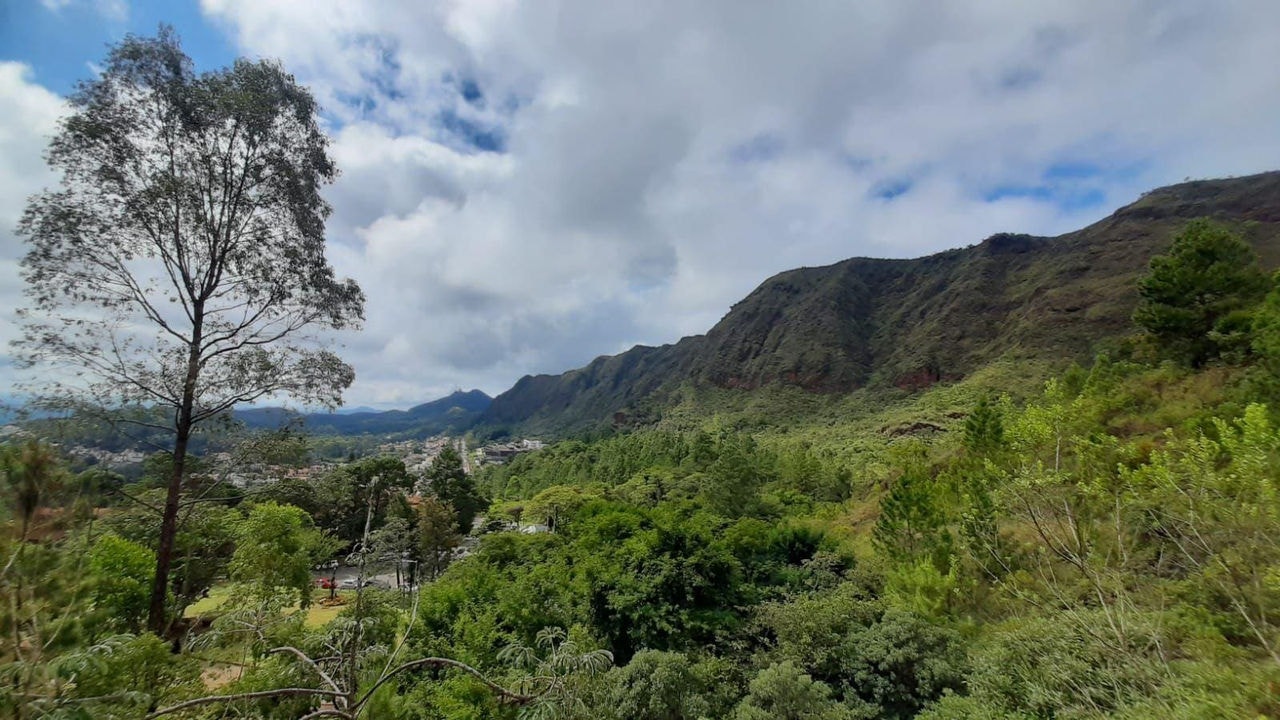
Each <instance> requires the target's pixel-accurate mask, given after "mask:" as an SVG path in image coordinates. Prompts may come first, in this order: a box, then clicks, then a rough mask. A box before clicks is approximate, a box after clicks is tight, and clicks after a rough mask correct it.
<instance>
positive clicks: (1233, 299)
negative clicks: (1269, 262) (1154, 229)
mask: <svg viewBox="0 0 1280 720" xmlns="http://www.w3.org/2000/svg"><path fill="white" fill-rule="evenodd" d="M1266 291H1267V278H1266V275H1265V274H1263V272H1262V270H1261V269H1260V268H1259V267H1258V260H1257V257H1256V256H1255V255H1254V253H1253V250H1252V249H1251V248H1250V247H1249V245H1248V244H1247V243H1245V241H1244V240H1243V239H1242V238H1241V237H1240V235H1239V234H1237V233H1235V232H1233V231H1232V230H1231V229H1230V228H1228V227H1226V226H1225V225H1222V224H1220V223H1217V222H1214V221H1212V220H1209V219H1205V218H1200V219H1197V220H1192V221H1191V222H1189V223H1187V225H1186V227H1185V228H1183V230H1182V232H1181V233H1179V234H1178V235H1177V236H1176V237H1175V238H1174V240H1173V246H1172V247H1171V248H1170V249H1169V252H1168V253H1167V254H1165V255H1157V256H1156V257H1154V258H1152V259H1151V270H1150V272H1149V273H1147V275H1146V276H1144V277H1143V278H1142V279H1141V280H1140V281H1139V283H1138V293H1139V294H1140V295H1141V296H1142V300H1141V302H1140V303H1139V304H1138V307H1137V309H1136V310H1135V311H1134V313H1133V320H1134V322H1136V323H1137V324H1138V325H1139V326H1140V327H1142V328H1143V329H1144V330H1146V331H1147V332H1149V333H1151V334H1152V335H1153V336H1155V338H1156V339H1157V340H1158V341H1159V342H1160V343H1161V344H1162V345H1163V346H1164V347H1165V348H1166V350H1168V351H1169V352H1170V353H1171V354H1173V355H1174V356H1175V357H1178V358H1179V359H1181V360H1183V361H1185V362H1187V363H1188V364H1190V365H1191V366H1193V367H1199V366H1201V365H1203V364H1204V363H1205V362H1206V361H1208V360H1210V359H1212V358H1214V357H1216V356H1217V355H1218V354H1219V352H1221V350H1222V349H1223V347H1222V346H1223V342H1222V339H1221V338H1222V335H1226V334H1230V333H1231V326H1232V325H1233V323H1232V322H1231V321H1232V320H1233V314H1235V313H1239V312H1240V311H1242V310H1245V309H1247V308H1248V307H1250V306H1251V305H1253V304H1255V303H1256V302H1257V301H1258V300H1260V299H1261V298H1262V295H1263V294H1264V293H1265V292H1266ZM1242 324H1243V325H1245V326H1247V325H1248V323H1247V322H1243V323H1242ZM1215 331H1216V332H1217V335H1216V336H1215Z"/></svg>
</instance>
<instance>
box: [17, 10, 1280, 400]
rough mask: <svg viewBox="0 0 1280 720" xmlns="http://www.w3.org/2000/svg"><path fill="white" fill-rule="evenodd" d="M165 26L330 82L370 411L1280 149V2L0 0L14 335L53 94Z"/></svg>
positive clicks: (206, 53)
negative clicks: (804, 273)
mask: <svg viewBox="0 0 1280 720" xmlns="http://www.w3.org/2000/svg"><path fill="white" fill-rule="evenodd" d="M161 22H164V23H168V24H171V25H173V26H174V27H175V28H176V30H177V31H178V34H179V35H180V36H181V38H182V41H183V47H184V49H185V50H186V51H187V52H188V54H189V55H191V57H192V58H193V60H194V61H195V63H196V66H197V69H215V68H219V67H222V66H225V65H227V64H229V63H230V62H232V61H233V60H234V59H235V58H236V57H238V56H245V57H251V58H258V57H267V58H276V59H279V60H281V61H282V62H283V63H284V65H285V67H286V68H287V69H288V70H289V71H290V72H292V73H293V74H294V75H295V76H296V77H297V78H298V80H299V81H301V82H302V83H304V84H305V85H307V86H308V87H309V88H310V89H311V90H312V92H313V93H314V94H315V95H316V97H317V98H318V100H319V101H320V103H321V105H322V107H323V123H324V127H325V129H326V131H327V132H328V133H329V134H330V136H331V138H332V141H333V144H332V148H331V149H332V154H333V157H334V158H335V160H336V161H337V163H338V166H339V168H340V170H341V173H342V174H341V176H340V177H339V179H338V180H337V182H335V183H334V184H333V185H331V186H329V187H328V188H327V190H326V197H327V198H328V200H329V201H330V202H331V203H332V205H333V208H334V212H333V215H332V217H331V218H330V221H329V224H328V228H327V232H328V256H329V258H330V260H331V261H332V263H333V264H334V266H335V268H336V269H337V271H338V273H339V274H340V275H345V276H350V277H353V278H355V279H356V280H357V281H358V282H359V283H360V284H361V286H362V287H363V288H364V290H365V293H366V294H367V296H368V304H367V306H366V315H367V321H366V322H365V324H364V328H363V329H362V330H361V331H360V332H358V333H351V334H345V335H343V336H342V337H341V338H340V342H341V347H340V348H339V352H340V354H341V355H342V356H343V357H344V358H345V359H346V360H347V361H348V362H350V363H351V364H352V365H353V366H354V367H355V370H356V377H357V379H356V382H355V384H354V385H353V386H352V388H351V389H350V390H349V391H348V393H347V395H346V398H347V402H348V404H349V405H365V406H372V407H379V408H390V407H408V406H410V405H413V404H416V403H419V402H423V401H426V400H430V399H433V398H436V397H440V396H442V395H444V394H447V393H449V392H451V391H452V390H454V389H457V388H464V389H469V388H479V389H481V390H484V391H486V392H488V393H490V394H496V393H499V392H501V391H503V390H505V389H507V388H509V387H510V386H511V385H512V384H513V383H514V382H515V381H516V380H517V379H519V378H520V377H521V376H523V375H525V374H536V373H559V372H563V371H565V370H569V369H571V368H574V367H579V366H581V365H583V364H585V363H587V362H589V361H590V360H591V359H592V358H594V357H596V356H599V355H602V354H613V353H617V352H620V351H623V350H625V349H627V348H629V347H631V346H633V345H635V344H638V343H639V344H647V345H656V344H662V343H670V342H675V341H677V340H678V339H680V338H681V337H682V336H685V335H692V334H698V333H702V332H705V331H706V330H708V329H709V328H710V327H711V326H712V325H714V324H715V322H716V321H717V320H719V319H720V318H721V317H722V316H723V315H724V314H725V313H726V312H727V311H728V309H729V307H730V306H731V305H732V304H733V303H734V302H736V301H738V300H739V299H741V298H742V297H744V296H745V295H746V294H747V293H749V292H750V291H751V290H752V289H753V288H755V287H756V286H757V285H759V284H760V283H761V282H763V281H764V280H765V279H766V278H767V277H769V276H770V275H773V274H774V273H777V272H780V271H783V270H787V269H790V268H794V267H800V266H813V265H824V264H829V263H832V262H836V261H839V260H842V259H844V258H848V257H854V256H870V257H895V258H897V257H917V256H920V255H925V254H929V253H933V252H937V251H940V250H944V249H947V248H953V247H963V246H966V245H971V244H974V243H977V242H979V241H981V240H982V239H983V238H985V237H987V236H989V235H991V234H993V233H996V232H1025V233H1032V234H1037V235H1046V236H1051V235H1056V234H1060V233H1063V232H1067V231H1070V230H1073V229H1076V228H1079V227H1082V226H1084V225H1086V224H1088V223H1090V222H1093V221H1095V220H1098V219H1100V218H1102V217H1105V216H1106V215H1108V214H1109V213H1110V212H1111V211H1113V210H1114V209H1115V208H1116V207H1118V206H1120V205H1123V204H1126V203H1128V202H1132V201H1133V200H1135V199H1137V197H1138V196H1139V195H1140V194H1141V193H1142V192H1144V191H1146V190H1149V189H1152V188H1154V187H1158V186H1161V185H1166V184H1170V183H1174V182H1180V181H1182V180H1184V179H1187V178H1208V177H1224V176H1230V175H1245V174H1250V173H1255V172H1261V171H1266V170H1274V169H1280V43H1278V42H1276V28H1278V27H1280V2H1275V0H1222V1H1221V2H1215V3H1207V2H1203V0H1127V1H1116V0H1061V1H1058V0H1041V1H1038V2H1032V3H1029V2H1025V1H1024V0H970V1H965V2H959V1H957V2H940V1H937V0H919V1H914V0H883V1H880V0H864V1H860V2H843V1H841V2H834V1H833V2H825V1H823V0H812V1H808V2H800V3H782V2H771V1H769V2H766V1H758V2H757V1H753V0H700V1H697V2H687V1H682V2H663V1H661V0H651V1H649V2H644V3H635V2H623V1H617V2H615V1H612V0H608V1H606V0H581V1H578V0H562V1H556V0H545V1H539V2H516V1H515V0H413V1H409V0H402V1H399V2H393V1H392V0H378V1H376V2H367V1H366V2H361V1H360V0H199V1H198V2H196V1H194V0H145V1H144V0H0V308H4V310H0V312H5V313H6V314H7V316H5V317H4V319H3V320H0V342H4V343H7V341H8V340H9V339H11V338H12V337H13V336H14V335H15V334H16V330H15V326H14V324H13V318H12V314H11V310H9V309H10V308H14V307H20V306H21V304H22V302H23V300H22V283H21V280H20V278H19V277H18V273H17V262H18V260H19V258H20V257H21V256H22V253H23V246H22V242H21V240H20V239H19V238H17V237H16V236H15V234H14V232H13V227H14V225H15V223H16V222H17V219H18V217H19V215H20V214H21V212H22V207H23V204H24V202H25V198H26V197H28V196H29V195H30V194H32V193H34V192H36V191H38V190H40V189H41V188H42V187H45V186H48V185H50V184H51V183H53V182H55V179H54V178H52V177H51V176H50V174H49V173H48V172H47V171H46V170H45V169H44V165H43V162H42V160H41V152H42V149H43V147H44V145H45V143H46V142H47V138H48V137H49V135H50V134H51V133H52V132H53V131H54V130H55V128H56V123H57V120H58V117H59V116H60V114H61V113H62V112H63V111H64V105H63V101H62V99H61V98H62V96H64V95H66V94H67V93H68V92H69V91H70V90H71V89H72V88H73V87H74V85H75V82H76V81H77V80H81V79H87V78H91V77H93V73H94V71H95V67H96V66H95V63H96V62H100V61H101V60H102V58H103V57H104V56H105V52H106V47H107V46H108V44H110V43H112V42H116V41H118V40H119V39H121V38H122V37H123V36H124V35H125V34H126V33H130V32H132V33H137V34H144V35H149V34H154V33H155V31H156V28H157V27H158V25H159V23H161ZM8 352H9V350H8V349H7V344H6V345H4V346H2V347H0V395H3V394H4V392H3V388H4V386H5V385H11V384H12V382H13V378H14V377H16V375H15V373H16V372H17V371H16V370H14V368H13V367H12V366H11V363H10V361H9V360H8Z"/></svg>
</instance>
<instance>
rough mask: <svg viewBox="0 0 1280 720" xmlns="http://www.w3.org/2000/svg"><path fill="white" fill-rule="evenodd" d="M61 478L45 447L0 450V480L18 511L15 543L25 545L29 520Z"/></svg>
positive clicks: (33, 444) (28, 445) (34, 443)
mask: <svg viewBox="0 0 1280 720" xmlns="http://www.w3.org/2000/svg"><path fill="white" fill-rule="evenodd" d="M61 476H62V469H61V468H60V467H59V466H58V459H57V457H56V456H55V455H54V454H53V451H52V450H51V449H50V448H49V447H48V446H47V445H42V444H41V443H39V442H37V441H35V440H30V441H28V442H26V443H24V444H23V445H21V446H18V447H6V448H3V449H2V450H0V480H3V482H4V489H5V490H6V492H7V494H8V495H9V496H10V498H11V500H12V502H13V507H14V509H16V510H17V511H18V516H19V517H18V520H19V522H20V523H21V524H20V526H19V527H20V530H19V534H18V540H19V542H26V540H27V534H28V533H29V532H31V520H32V518H34V517H35V514H36V510H37V509H38V508H39V507H40V502H41V500H42V498H44V497H45V496H46V495H47V494H48V492H49V490H51V489H52V485H53V484H54V483H55V482H57V481H58V480H59V479H60V478H61Z"/></svg>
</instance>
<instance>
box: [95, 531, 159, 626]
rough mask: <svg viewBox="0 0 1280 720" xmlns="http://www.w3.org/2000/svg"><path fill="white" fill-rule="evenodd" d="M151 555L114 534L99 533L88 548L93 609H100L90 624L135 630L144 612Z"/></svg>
mask: <svg viewBox="0 0 1280 720" xmlns="http://www.w3.org/2000/svg"><path fill="white" fill-rule="evenodd" d="M155 565H156V558H155V554H154V553H152V552H151V551H150V550H148V549H146V548H144V547H142V546H141V545H139V544H137V543H134V542H130V541H128V540H125V539H124V538H122V537H119V536H118V535H103V536H102V537H101V538H99V539H98V542H97V543H96V544H94V546H93V549H92V550H90V551H89V577H90V587H91V593H92V597H93V604H94V608H95V609H97V610H98V611H100V612H101V615H102V617H100V618H98V619H97V620H96V621H95V622H94V623H93V624H92V625H91V627H97V626H98V625H99V624H105V625H116V626H118V627H119V629H120V630H123V631H125V632H137V631H138V629H139V627H141V625H142V620H143V618H144V617H146V614H147V597H148V592H147V590H148V588H149V587H150V585H151V573H152V572H154V570H155Z"/></svg>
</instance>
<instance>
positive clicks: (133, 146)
mask: <svg viewBox="0 0 1280 720" xmlns="http://www.w3.org/2000/svg"><path fill="white" fill-rule="evenodd" d="M69 103H70V109H71V113H70V114H69V115H68V116H67V117H66V118H65V119H64V120H63V121H62V123H61V126H60V128H59V130H58V132H57V133H56V134H55V136H54V138H53V140H52V143H51V145H50V147H49V151H48V153H47V161H48V163H49V165H50V166H51V167H52V168H53V169H54V170H55V171H57V172H59V173H60V174H61V177H62V182H61V186H60V188H59V189H56V190H46V191H44V192H42V193H40V194H38V195H36V196H34V197H33V198H32V199H31V201H30V202H29V204H28V206H27V208H26V212H25V213H24V214H23V217H22V220H21V222H20V224H19V228H18V229H19V233H20V234H21V235H22V236H24V237H25V238H26V240H27V243H28V245H29V250H28V252H27V255H26V256H25V258H24V259H23V260H22V274H23V277H24V279H25V280H26V282H27V297H28V299H29V307H28V308H27V310H26V311H25V313H24V325H25V326H24V333H23V337H22V338H21V339H20V340H19V341H17V343H16V346H17V349H18V355H19V357H20V358H22V359H23V360H24V361H25V362H26V363H28V364H32V363H36V362H49V363H54V364H57V365H60V366H62V367H64V368H67V369H68V370H69V372H65V373H62V374H60V375H57V376H55V377H54V379H51V380H48V381H47V382H44V383H43V385H42V389H43V390H45V391H46V393H47V397H48V398H49V399H50V400H51V401H53V402H67V403H72V402H75V403H85V404H89V405H92V406H98V407H120V406H126V405H131V404H140V405H146V406H151V407H155V408H163V409H165V410H166V411H167V415H168V416H169V417H170V418H171V420H172V422H171V423H168V424H165V425H164V427H163V429H164V430H165V431H167V432H170V433H172V436H173V464H172V473H171V476H170V479H169V485H168V494H167V497H166V500H165V505H164V511H163V517H162V521H161V531H160V538H159V545H158V547H157V552H156V573H155V582H154V586H153V588H152V592H151V603H150V609H149V625H150V626H151V628H152V629H154V630H157V631H161V630H163V629H164V628H165V624H166V623H165V606H164V598H165V594H166V592H167V589H168V583H169V567H170V564H171V562H172V558H173V545H174V536H175V533H176V520H177V516H178V506H179V498H180V495H181V492H182V480H183V476H184V474H183V469H184V467H185V464H186V460H187V447H188V442H189V441H190V439H191V436H192V433H193V431H194V430H196V429H197V428H198V426H199V425H200V423H202V422H205V421H207V420H209V419H211V418H214V417H217V416H219V415H222V414H223V413H226V412H227V411H229V410H230V409H231V408H233V407H234V406H235V405H237V404H239V403H243V402H248V401H252V400H255V399H258V398H263V397H270V396H278V395H291V396H293V397H295V398H297V399H299V400H301V401H303V402H307V403H313V404H322V405H328V406H334V405H337V404H339V403H340V401H341V392H342V390H343V389H345V388H346V387H348V386H349V385H350V384H351V382H352V379H353V377H354V375H353V372H352V370H351V368H350V366H348V365H346V364H345V363H343V362H342V361H341V360H340V359H339V358H338V357H337V356H336V355H334V354H333V353H332V352H329V351H327V350H325V349H324V348H323V345H322V343H321V342H320V338H319V337H318V336H317V334H316V332H315V331H317V330H326V329H335V330H336V329H343V328H347V327H353V326H357V325H358V324H359V322H360V321H361V320H362V319H363V306H364V295H363V293H362V292H361V291H360V288H359V287H358V286H357V285H356V284H355V283H354V282H353V281H351V280H338V279H336V277H335V275H334V271H333V269H332V267H330V265H329V263H328V261H327V260H326V258H325V254H324V223H325V218H326V217H327V216H328V214H329V205H328V204H327V203H326V202H325V201H324V199H323V198H322V197H321V196H320V187H321V186H322V185H323V184H325V183H327V182H330V181H332V180H333V178H334V177H335V175H336V173H337V170H336V169H335V167H334V165H333V162H332V161H331V160H330V158H329V154H328V150H327V146H328V140H327V139H326V137H325V135H324V134H323V132H321V130H320V128H319V126H318V125H317V123H316V114H317V108H316V103H315V101H314V99H313V98H312V97H311V94H310V93H309V92H308V91H307V90H306V89H305V88H302V87H301V86H299V85H298V84H297V82H296V81H295V80H294V79H293V77H292V76H290V75H289V74H287V73H286V72H285V71H284V69H283V68H282V67H281V66H280V65H279V63H276V62H272V61H256V62H250V61H247V60H238V61H236V63H235V64H234V65H233V66H232V67H230V68H224V69H220V70H215V71H211V72H205V73H196V72H195V70H194V68H193V66H192V62H191V60H190V58H188V57H187V56H186V55H185V54H184V53H183V51H182V49H181V47H180V45H179V42H178V38H177V36H176V35H175V34H174V32H173V30H172V29H171V28H167V27H162V28H161V29H160V32H159V35H158V36H157V37H155V38H139V37H135V36H129V37H126V38H125V39H124V40H123V41H122V42H120V43H119V44H118V45H115V46H114V47H112V48H111V49H110V51H109V53H108V56H107V59H106V62H105V63H104V65H103V69H102V72H101V74H100V75H99V76H98V77H97V78H95V79H93V80H90V81H86V82H82V83H81V84H80V85H79V87H78V89H77V90H76V92H75V93H74V94H73V95H72V96H71V97H70V99H69Z"/></svg>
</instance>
